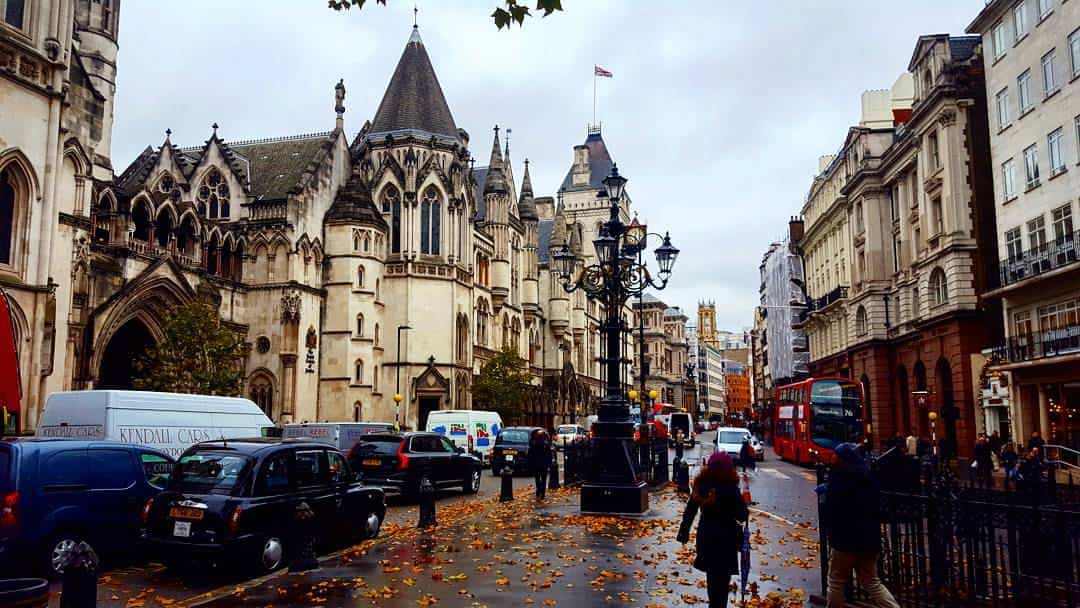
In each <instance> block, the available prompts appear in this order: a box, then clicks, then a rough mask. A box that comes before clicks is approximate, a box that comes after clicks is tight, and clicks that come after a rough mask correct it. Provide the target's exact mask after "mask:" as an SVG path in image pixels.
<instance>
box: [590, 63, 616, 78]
mask: <svg viewBox="0 0 1080 608" xmlns="http://www.w3.org/2000/svg"><path fill="white" fill-rule="evenodd" d="M593 76H603V77H604V78H611V77H612V76H613V74H612V73H611V72H609V71H607V70H605V69H604V68H602V67H600V66H598V65H594V66H593Z"/></svg>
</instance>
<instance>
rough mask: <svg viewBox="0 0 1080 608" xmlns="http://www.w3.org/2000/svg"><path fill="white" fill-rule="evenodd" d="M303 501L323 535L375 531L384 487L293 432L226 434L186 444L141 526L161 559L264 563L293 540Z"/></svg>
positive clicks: (277, 561)
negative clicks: (362, 479)
mask: <svg viewBox="0 0 1080 608" xmlns="http://www.w3.org/2000/svg"><path fill="white" fill-rule="evenodd" d="M302 502H303V503H307V504H308V505H309V506H310V507H311V509H312V511H314V514H315V519H314V525H315V526H316V528H317V535H318V540H319V542H320V543H321V544H324V545H329V544H332V543H335V542H339V541H340V540H344V539H361V538H370V537H373V536H376V535H377V534H378V533H379V528H380V527H381V526H382V522H383V519H384V518H385V517H386V503H385V500H384V496H383V492H382V490H381V489H379V488H372V487H365V486H363V485H362V484H360V483H359V482H358V481H356V479H355V476H354V475H353V474H352V472H351V471H350V468H349V464H348V462H347V461H346V458H345V455H344V454H342V453H341V451H339V450H337V449H335V448H333V447H330V446H327V445H326V444H323V443H318V442H314V441H305V440H297V439H271V438H255V439H230V440H225V441H210V442H205V443H200V444H198V445H195V446H193V447H191V448H190V449H188V450H187V451H186V452H184V454H183V455H182V456H181V457H180V459H179V462H178V463H177V465H176V468H175V469H174V472H173V476H172V478H171V479H170V480H169V485H168V487H167V488H166V490H165V491H164V492H162V493H161V494H158V495H157V496H156V497H154V498H152V499H150V500H148V501H147V502H146V505H145V507H144V509H143V521H144V524H145V532H144V534H145V537H146V539H147V540H148V541H149V543H150V545H151V547H152V548H153V549H154V551H155V553H156V554H157V556H158V557H160V558H161V559H162V560H163V561H165V563H166V564H170V565H179V564H181V563H186V562H191V561H204V560H208V561H211V562H215V563H218V564H239V565H242V566H252V567H253V568H254V569H256V570H257V571H260V572H269V571H272V570H275V569H277V568H279V567H280V566H282V565H283V564H284V563H285V562H286V560H287V559H288V558H289V557H290V556H291V555H293V552H294V551H295V550H296V549H297V547H298V544H299V541H300V539H299V538H298V537H297V529H298V526H297V523H296V513H297V507H298V505H300V503H302Z"/></svg>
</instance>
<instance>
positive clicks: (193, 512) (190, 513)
mask: <svg viewBox="0 0 1080 608" xmlns="http://www.w3.org/2000/svg"><path fill="white" fill-rule="evenodd" d="M205 513H206V512H205V511H203V510H202V509H195V508H193V507H172V508H171V509H169V517H171V518H172V519H191V520H195V521H201V520H202V518H203V515H204V514H205Z"/></svg>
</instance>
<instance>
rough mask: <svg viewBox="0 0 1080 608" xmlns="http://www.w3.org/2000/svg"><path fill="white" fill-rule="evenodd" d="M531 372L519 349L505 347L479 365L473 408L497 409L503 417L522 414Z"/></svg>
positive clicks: (473, 392)
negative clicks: (518, 351) (481, 365)
mask: <svg viewBox="0 0 1080 608" xmlns="http://www.w3.org/2000/svg"><path fill="white" fill-rule="evenodd" d="M531 380H532V374H530V373H529V369H528V366H527V365H526V362H525V360H524V359H522V358H521V357H519V356H518V353H517V349H515V348H513V347H509V346H508V347H506V348H503V349H502V350H501V351H499V352H498V353H496V354H495V356H494V357H492V358H491V359H490V360H489V361H488V362H487V363H484V366H483V367H481V368H480V375H479V376H477V377H476V380H475V381H474V382H473V385H472V394H473V408H474V409H478V410H487V411H492V412H498V414H499V416H501V417H502V419H503V420H504V421H509V420H514V419H516V418H518V417H519V416H521V405H522V402H523V401H524V400H525V395H526V391H527V390H528V386H529V382H530V381H531Z"/></svg>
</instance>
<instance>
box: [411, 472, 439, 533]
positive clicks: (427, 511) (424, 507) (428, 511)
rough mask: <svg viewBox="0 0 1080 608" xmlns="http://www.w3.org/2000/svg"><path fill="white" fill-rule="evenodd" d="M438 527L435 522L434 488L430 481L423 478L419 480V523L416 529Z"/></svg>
mask: <svg viewBox="0 0 1080 608" xmlns="http://www.w3.org/2000/svg"><path fill="white" fill-rule="evenodd" d="M437 525H438V522H436V521H435V486H434V485H432V483H431V480H430V479H428V478H427V477H424V478H423V479H421V480H420V521H419V523H417V526H416V527H418V528H434V527H435V526H437Z"/></svg>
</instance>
